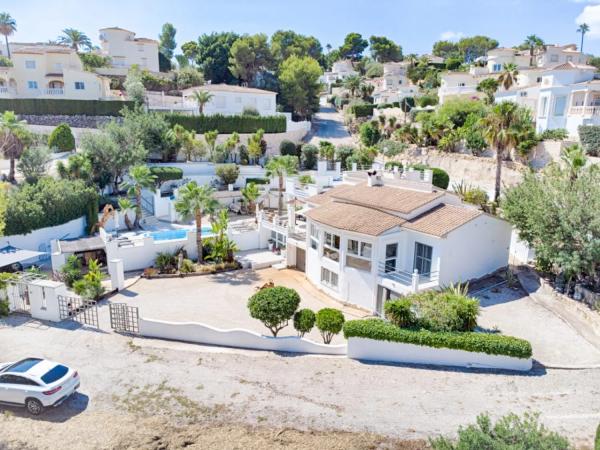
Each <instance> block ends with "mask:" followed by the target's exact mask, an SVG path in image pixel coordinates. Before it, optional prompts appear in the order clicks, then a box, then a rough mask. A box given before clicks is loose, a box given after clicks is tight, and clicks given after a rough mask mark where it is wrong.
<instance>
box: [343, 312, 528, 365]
mask: <svg viewBox="0 0 600 450" xmlns="http://www.w3.org/2000/svg"><path fill="white" fill-rule="evenodd" d="M344 337H345V338H346V339H349V338H351V337H362V338H367V339H375V340H378V341H389V342H401V343H404V344H414V345H422V346H425V347H434V348H449V349H454V350H465V351H468V352H480V353H486V354H488V355H506V356H513V357H515V358H530V357H531V344H530V343H529V342H528V341H526V340H524V339H519V338H515V337H512V336H504V335H501V334H488V333H473V332H466V333H465V332H436V331H428V330H411V329H404V328H399V327H397V326H395V325H393V324H391V323H388V322H385V321H383V320H381V319H366V320H351V321H349V322H346V323H345V324H344Z"/></svg>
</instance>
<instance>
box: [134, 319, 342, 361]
mask: <svg viewBox="0 0 600 450" xmlns="http://www.w3.org/2000/svg"><path fill="white" fill-rule="evenodd" d="M140 334H141V335H142V336H145V337H153V338H161V339H171V340H175V341H186V342H195V343H198V344H208V345H219V346H224V347H238V348H248V349H252V350H271V351H278V352H293V353H314V354H321V355H345V354H346V345H345V344H343V345H326V344H318V343H316V342H313V341H310V340H308V339H304V338H300V337H297V336H284V337H271V336H263V335H261V334H259V333H255V332H253V331H249V330H244V329H232V330H221V329H218V328H213V327H211V326H208V325H204V324H201V323H197V322H165V321H162V320H153V319H144V318H140Z"/></svg>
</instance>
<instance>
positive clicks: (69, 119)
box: [19, 114, 118, 128]
mask: <svg viewBox="0 0 600 450" xmlns="http://www.w3.org/2000/svg"><path fill="white" fill-rule="evenodd" d="M19 117H20V118H21V120H25V121H26V122H27V123H28V124H29V125H44V126H51V127H55V126H57V125H60V124H61V123H66V124H68V125H69V126H70V127H73V128H98V127H99V126H101V125H104V124H105V123H108V122H110V121H111V120H113V119H116V120H118V118H115V117H111V116H66V115H65V116H45V115H40V116H37V115H35V116H34V115H28V114H21V115H19Z"/></svg>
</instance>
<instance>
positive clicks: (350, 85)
mask: <svg viewBox="0 0 600 450" xmlns="http://www.w3.org/2000/svg"><path fill="white" fill-rule="evenodd" d="M344 87H345V88H346V89H348V90H349V91H350V95H351V96H352V97H354V94H356V91H358V90H359V89H360V77H359V76H358V75H350V76H348V77H346V79H345V80H344Z"/></svg>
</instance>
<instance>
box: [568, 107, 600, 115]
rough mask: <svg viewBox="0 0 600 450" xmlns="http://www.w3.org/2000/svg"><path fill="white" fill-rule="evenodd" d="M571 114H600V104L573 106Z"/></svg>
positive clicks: (570, 110)
mask: <svg viewBox="0 0 600 450" xmlns="http://www.w3.org/2000/svg"><path fill="white" fill-rule="evenodd" d="M569 115H571V116H600V106H571V108H570V109H569Z"/></svg>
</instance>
